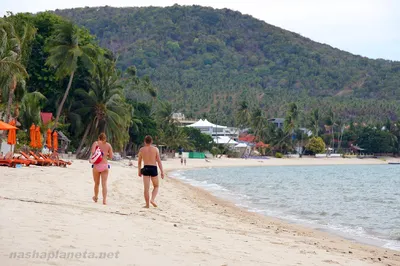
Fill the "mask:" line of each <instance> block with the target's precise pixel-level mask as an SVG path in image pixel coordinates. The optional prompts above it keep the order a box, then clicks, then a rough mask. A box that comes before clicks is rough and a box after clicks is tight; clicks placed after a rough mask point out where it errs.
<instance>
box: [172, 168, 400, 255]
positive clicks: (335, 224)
mask: <svg viewBox="0 0 400 266" xmlns="http://www.w3.org/2000/svg"><path fill="white" fill-rule="evenodd" d="M173 176H174V177H176V178H179V179H182V180H183V181H185V182H188V183H190V184H192V185H195V186H199V187H202V188H204V189H206V190H209V191H210V192H211V193H213V194H214V195H216V196H219V197H222V198H225V199H228V200H231V201H233V202H235V203H236V204H237V205H238V206H240V207H244V208H247V209H248V210H250V211H254V212H258V213H261V214H264V215H268V216H274V217H278V218H281V219H285V220H287V221H290V222H294V223H300V224H303V225H307V226H311V227H313V228H317V229H320V230H325V231H329V232H332V233H336V234H338V235H341V236H343V237H346V238H349V239H353V240H356V241H360V242H364V243H368V244H373V245H378V246H382V247H386V248H390V249H396V250H400V165H373V166H371V165H368V166H365V165H362V166H361V165H351V166H349V165H346V166H284V167H282V166H271V167H241V168H212V169H211V168H209V169H197V170H188V171H176V172H175V173H174V174H173Z"/></svg>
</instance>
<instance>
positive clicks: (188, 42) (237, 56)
mask: <svg viewBox="0 0 400 266" xmlns="http://www.w3.org/2000/svg"><path fill="white" fill-rule="evenodd" d="M56 13H57V14H59V15H61V16H64V17H66V18H69V19H71V20H72V21H74V22H76V23H77V24H79V25H82V26H85V27H87V28H88V29H89V30H90V32H91V33H92V34H95V35H96V36H97V38H98V39H99V42H100V45H101V46H103V47H106V48H108V49H110V50H112V51H113V52H115V53H117V54H119V58H118V66H119V67H120V68H122V69H126V68H127V67H128V66H130V65H135V66H136V67H137V69H138V74H139V75H141V76H144V75H148V76H149V77H150V78H151V80H152V81H153V83H154V84H155V85H156V86H157V87H158V89H159V91H160V95H161V97H162V98H164V99H167V100H169V101H171V102H172V103H173V104H174V105H173V106H174V109H175V111H182V112H184V113H186V114H187V115H192V116H202V115H203V116H208V117H209V118H210V119H212V120H213V121H214V122H215V121H220V122H226V123H231V124H233V113H234V111H235V109H236V107H235V106H237V104H238V103H239V102H240V101H242V100H248V101H249V102H251V103H253V104H254V105H258V106H260V107H261V108H262V109H264V110H265V111H266V112H267V114H268V116H270V117H273V116H282V115H283V114H284V112H285V110H286V109H287V103H289V102H296V103H297V104H298V106H299V108H300V109H304V110H306V112H307V110H311V108H314V107H323V109H325V110H329V109H332V111H333V112H335V113H336V114H337V115H339V116H341V117H342V118H343V119H344V120H354V121H357V120H363V121H364V122H369V121H377V120H381V119H383V118H386V117H389V118H391V119H397V118H398V117H399V116H400V107H399V100H400V62H391V61H386V60H372V59H368V58H365V57H361V56H355V55H352V54H350V53H348V52H344V51H340V50H338V49H335V48H332V47H330V46H328V45H323V44H319V43H316V42H313V41H311V40H310V39H307V38H304V37H302V36H300V35H298V34H295V33H292V32H289V31H286V30H283V29H280V28H277V27H274V26H272V25H269V24H267V23H265V22H263V21H260V20H257V19H255V18H253V17H251V16H248V15H242V14H241V13H239V12H234V11H231V10H228V9H222V10H217V9H212V8H206V7H200V6H185V7H182V6H178V5H175V6H172V7H167V8H159V7H146V8H112V7H101V8H80V9H68V10H57V11H56ZM316 23H317V22H316Z"/></svg>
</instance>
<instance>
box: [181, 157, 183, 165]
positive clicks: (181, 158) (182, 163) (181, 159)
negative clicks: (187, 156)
mask: <svg viewBox="0 0 400 266" xmlns="http://www.w3.org/2000/svg"><path fill="white" fill-rule="evenodd" d="M181 165H183V158H182V157H181Z"/></svg>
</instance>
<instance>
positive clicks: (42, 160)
mask: <svg viewBox="0 0 400 266" xmlns="http://www.w3.org/2000/svg"><path fill="white" fill-rule="evenodd" d="M29 153H30V155H32V156H33V158H35V160H36V161H37V162H38V163H39V162H40V163H42V164H41V165H42V166H50V165H52V164H53V161H51V160H49V159H42V158H40V157H39V156H37V155H36V154H35V153H34V152H33V151H30V152H29Z"/></svg>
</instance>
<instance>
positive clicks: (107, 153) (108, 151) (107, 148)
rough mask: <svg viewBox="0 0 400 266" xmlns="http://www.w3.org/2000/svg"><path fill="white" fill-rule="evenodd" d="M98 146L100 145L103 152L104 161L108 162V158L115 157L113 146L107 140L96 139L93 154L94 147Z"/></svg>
mask: <svg viewBox="0 0 400 266" xmlns="http://www.w3.org/2000/svg"><path fill="white" fill-rule="evenodd" d="M96 146H99V148H100V150H101V151H102V152H103V160H102V162H103V163H107V162H108V160H107V159H108V158H110V159H112V157H113V151H112V147H111V144H110V143H108V142H106V143H104V142H102V141H96V142H94V143H93V145H92V154H93V152H94V149H95V148H96Z"/></svg>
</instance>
